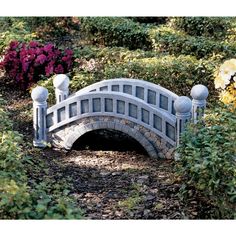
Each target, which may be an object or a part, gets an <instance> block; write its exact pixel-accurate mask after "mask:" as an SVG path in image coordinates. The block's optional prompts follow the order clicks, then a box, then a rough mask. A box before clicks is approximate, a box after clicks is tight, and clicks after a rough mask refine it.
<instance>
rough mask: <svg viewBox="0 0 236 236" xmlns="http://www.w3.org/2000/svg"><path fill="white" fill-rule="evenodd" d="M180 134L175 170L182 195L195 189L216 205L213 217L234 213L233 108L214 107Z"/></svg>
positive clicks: (235, 156)
mask: <svg viewBox="0 0 236 236" xmlns="http://www.w3.org/2000/svg"><path fill="white" fill-rule="evenodd" d="M205 122H206V124H205V126H203V125H202V124H201V122H199V124H197V125H190V126H189V127H188V129H187V131H186V132H185V133H184V134H183V135H182V138H181V144H180V146H179V148H178V149H177V150H178V153H179V155H180V157H181V158H180V161H179V162H178V163H177V169H178V173H179V174H180V175H181V176H182V177H183V180H184V184H183V186H182V191H181V194H182V197H184V196H185V195H187V196H188V193H189V189H191V188H195V190H196V191H197V192H198V193H199V194H201V195H203V196H205V197H206V198H207V199H209V200H210V201H211V202H212V204H214V205H215V206H216V212H215V216H214V217H217V218H224V219H225V218H233V217H236V213H235V212H236V110H235V108H232V107H222V108H220V107H219V108H215V109H214V110H213V111H211V114H209V115H208V116H207V117H206V120H205Z"/></svg>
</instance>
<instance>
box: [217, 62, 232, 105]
mask: <svg viewBox="0 0 236 236" xmlns="http://www.w3.org/2000/svg"><path fill="white" fill-rule="evenodd" d="M215 88H216V89H220V90H221V92H220V100H221V101H222V102H223V103H224V104H234V106H235V107H236V59H230V60H227V61H225V62H224V63H223V64H222V65H221V66H220V68H219V70H218V71H217V72H216V77H215Z"/></svg>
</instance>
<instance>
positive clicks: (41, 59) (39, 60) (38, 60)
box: [35, 54, 47, 64]
mask: <svg viewBox="0 0 236 236" xmlns="http://www.w3.org/2000/svg"><path fill="white" fill-rule="evenodd" d="M46 60H47V57H46V56H45V55H43V54H41V55H39V56H37V58H36V59H35V62H36V64H43V63H44V62H45V61H46Z"/></svg>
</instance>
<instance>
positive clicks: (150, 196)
mask: <svg viewBox="0 0 236 236" xmlns="http://www.w3.org/2000/svg"><path fill="white" fill-rule="evenodd" d="M155 198H156V197H155V196H153V195H150V194H149V195H147V196H146V197H145V198H144V200H145V201H152V200H154V199H155Z"/></svg>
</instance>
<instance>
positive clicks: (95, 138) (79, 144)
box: [72, 129, 148, 156]
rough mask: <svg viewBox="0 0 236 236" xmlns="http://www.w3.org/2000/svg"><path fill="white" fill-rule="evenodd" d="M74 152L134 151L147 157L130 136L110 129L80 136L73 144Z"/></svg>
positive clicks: (93, 131)
mask: <svg viewBox="0 0 236 236" xmlns="http://www.w3.org/2000/svg"><path fill="white" fill-rule="evenodd" d="M72 149H74V150H87V149H89V150H94V151H99V150H102V151H120V152H125V151H135V152H136V153H138V154H143V155H146V156H148V153H147V151H146V150H145V148H144V147H143V146H142V145H141V144H140V143H139V142H138V141H137V140H135V139H134V138H132V137H131V136H130V135H128V134H126V133H124V132H121V131H118V130H112V129H97V130H92V131H89V132H87V133H85V134H83V135H82V136H80V137H79V138H78V139H77V140H76V141H75V142H74V144H73V146H72Z"/></svg>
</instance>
